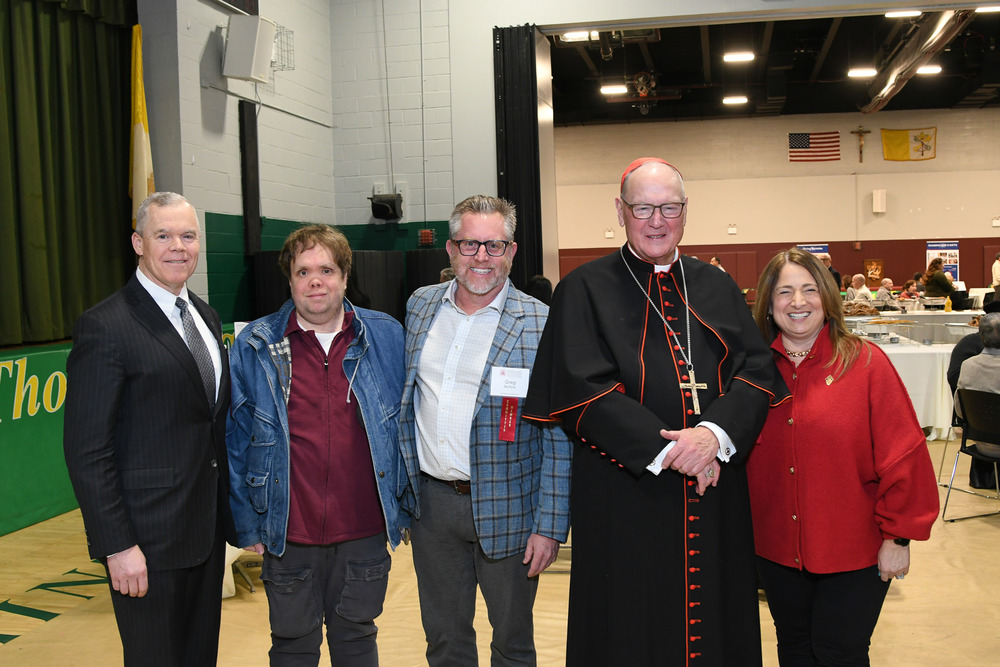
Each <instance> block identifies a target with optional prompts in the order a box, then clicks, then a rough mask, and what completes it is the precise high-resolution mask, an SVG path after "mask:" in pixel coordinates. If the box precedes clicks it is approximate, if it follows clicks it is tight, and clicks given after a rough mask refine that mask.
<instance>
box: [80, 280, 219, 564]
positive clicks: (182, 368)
mask: <svg viewBox="0 0 1000 667" xmlns="http://www.w3.org/2000/svg"><path fill="white" fill-rule="evenodd" d="M189 296H190V299H191V302H192V303H193V304H194V306H195V308H197V309H198V312H199V313H200V314H201V316H202V318H203V319H204V320H205V322H206V323H207V324H208V326H209V328H210V329H211V330H212V333H213V334H214V335H215V338H216V342H217V344H218V345H219V351H220V354H221V357H222V379H221V381H220V386H219V392H218V396H219V398H218V400H217V401H216V404H215V407H214V408H212V409H210V408H209V405H208V400H207V399H206V397H205V391H204V389H203V387H202V383H201V377H200V376H199V374H198V367H197V365H196V364H195V361H194V357H193V356H192V355H191V352H190V351H189V350H188V348H187V345H186V344H185V343H184V339H183V338H182V337H181V336H180V334H178V333H177V330H176V329H174V327H173V325H171V323H170V321H169V320H168V319H167V317H166V316H165V315H164V314H163V311H162V310H161V309H160V308H159V306H157V305H156V302H155V301H154V300H153V298H152V297H151V296H150V295H149V293H148V292H147V291H146V290H145V288H144V287H143V286H142V285H141V284H140V283H139V281H138V279H137V278H136V277H135V276H134V275H133V276H132V278H131V279H130V280H129V282H128V283H127V284H126V285H125V287H123V288H122V289H120V290H118V291H117V292H115V293H114V294H112V295H111V296H110V297H108V298H107V299H105V300H104V301H102V302H101V303H99V304H97V305H96V306H94V307H93V308H91V309H89V310H87V311H86V312H85V313H83V314H82V315H81V316H80V318H79V319H78V320H77V322H76V326H75V328H74V331H73V347H72V349H71V350H70V354H69V358H68V360H67V363H66V372H67V393H66V403H65V422H64V434H63V448H64V452H65V455H66V465H67V466H68V468H69V474H70V479H71V480H72V482H73V489H74V491H75V492H76V497H77V500H78V501H79V503H80V509H81V511H82V513H83V521H84V525H85V527H86V530H87V543H88V546H89V548H90V555H91V557H93V558H101V559H103V558H104V557H106V556H108V555H110V554H112V553H117V552H119V551H122V550H124V549H127V548H129V547H131V546H132V545H134V544H138V545H139V546H140V548H141V549H142V551H143V553H144V555H145V557H146V565H147V567H148V568H149V569H150V570H167V569H176V568H184V567H191V566H194V565H197V564H199V563H202V562H204V561H205V560H206V559H207V558H208V556H209V554H210V553H211V550H212V547H213V544H214V541H215V536H216V526H217V520H218V521H221V522H222V527H223V530H224V531H225V535H226V538H227V539H228V540H229V541H231V542H235V529H234V528H233V521H232V514H231V513H230V511H229V503H228V496H229V463H228V459H227V456H226V442H225V435H226V413H227V412H228V410H229V397H230V386H229V356H228V354H227V352H226V350H225V348H223V347H222V337H221V335H222V329H221V324H220V322H219V316H218V314H217V313H216V312H215V310H214V309H213V308H211V307H210V306H209V305H208V304H206V303H205V302H204V301H202V300H201V299H199V298H198V297H197V296H195V295H194V294H191V293H190V292H189Z"/></svg>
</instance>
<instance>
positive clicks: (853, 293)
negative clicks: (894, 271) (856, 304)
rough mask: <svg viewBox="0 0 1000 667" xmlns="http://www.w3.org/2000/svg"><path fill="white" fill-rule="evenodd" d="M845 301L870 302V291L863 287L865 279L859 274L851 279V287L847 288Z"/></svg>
mask: <svg viewBox="0 0 1000 667" xmlns="http://www.w3.org/2000/svg"><path fill="white" fill-rule="evenodd" d="M844 300H845V301H871V300H872V291H871V290H870V289H868V286H867V285H865V277H864V275H863V274H861V273H855V274H854V277H853V278H852V279H851V286H850V287H848V288H847V296H846V297H844Z"/></svg>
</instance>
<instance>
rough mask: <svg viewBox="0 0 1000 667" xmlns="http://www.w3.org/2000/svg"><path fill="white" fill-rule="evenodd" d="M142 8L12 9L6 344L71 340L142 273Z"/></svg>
mask: <svg viewBox="0 0 1000 667" xmlns="http://www.w3.org/2000/svg"><path fill="white" fill-rule="evenodd" d="M135 20H136V8H135V0H4V1H3V2H0V90H3V104H2V105H0V345H18V344H22V343H35V342H43V341H51V340H58V339H62V338H66V337H68V336H69V335H70V333H71V332H72V327H73V323H74V321H75V320H76V317H77V316H78V315H79V314H80V313H81V312H83V310H85V309H86V308H87V307H89V306H91V305H93V304H94V303H96V302H97V301H99V300H100V299H101V298H103V297H105V296H107V295H108V294H110V293H111V292H112V291H114V289H116V288H117V287H120V286H121V284H122V283H123V281H124V278H125V277H126V276H127V274H128V272H129V271H130V270H132V268H134V262H133V260H132V257H133V254H132V252H131V248H130V245H129V242H128V238H129V234H130V231H131V205H130V200H129V196H128V164H129V156H128V151H129V135H130V133H131V128H130V124H131V120H130V109H129V104H130V99H129V95H130V79H129V75H130V62H131V26H132V24H133V23H134V22H135Z"/></svg>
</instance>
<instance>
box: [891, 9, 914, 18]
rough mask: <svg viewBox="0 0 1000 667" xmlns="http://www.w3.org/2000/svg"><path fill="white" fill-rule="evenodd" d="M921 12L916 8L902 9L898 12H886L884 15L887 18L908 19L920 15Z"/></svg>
mask: <svg viewBox="0 0 1000 667" xmlns="http://www.w3.org/2000/svg"><path fill="white" fill-rule="evenodd" d="M922 13H923V12H921V11H919V10H916V9H904V10H901V11H898V12H886V13H885V17H886V18H887V19H910V18H913V17H915V16H920V15H921V14H922Z"/></svg>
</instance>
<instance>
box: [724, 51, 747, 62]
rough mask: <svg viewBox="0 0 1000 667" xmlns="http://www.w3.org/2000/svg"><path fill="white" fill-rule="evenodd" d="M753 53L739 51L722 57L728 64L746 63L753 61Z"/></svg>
mask: <svg viewBox="0 0 1000 667" xmlns="http://www.w3.org/2000/svg"><path fill="white" fill-rule="evenodd" d="M753 58H754V56H753V53H751V52H749V51H738V52H733V53H727V54H725V55H724V56H722V59H723V60H724V61H725V62H727V63H745V62H749V61H751V60H753Z"/></svg>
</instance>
